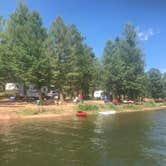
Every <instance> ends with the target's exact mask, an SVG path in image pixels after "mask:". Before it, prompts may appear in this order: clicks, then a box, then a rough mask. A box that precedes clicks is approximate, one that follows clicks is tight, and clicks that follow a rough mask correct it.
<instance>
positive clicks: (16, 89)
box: [5, 83, 48, 98]
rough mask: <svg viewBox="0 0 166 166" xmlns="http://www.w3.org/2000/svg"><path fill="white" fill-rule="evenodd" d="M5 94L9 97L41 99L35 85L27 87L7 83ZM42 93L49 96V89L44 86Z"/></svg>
mask: <svg viewBox="0 0 166 166" xmlns="http://www.w3.org/2000/svg"><path fill="white" fill-rule="evenodd" d="M5 92H6V94H7V95H12V96H17V97H28V98H37V97H39V92H38V90H37V88H36V86H35V85H33V84H30V85H28V86H26V90H25V87H24V86H23V85H22V84H18V83H7V84H6V85H5ZM41 93H43V94H45V95H47V93H48V88H47V86H43V87H42V88H41Z"/></svg>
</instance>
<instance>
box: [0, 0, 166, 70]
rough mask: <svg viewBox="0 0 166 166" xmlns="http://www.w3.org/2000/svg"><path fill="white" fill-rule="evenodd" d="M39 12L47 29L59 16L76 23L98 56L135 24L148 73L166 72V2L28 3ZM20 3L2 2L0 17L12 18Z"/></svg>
mask: <svg viewBox="0 0 166 166" xmlns="http://www.w3.org/2000/svg"><path fill="white" fill-rule="evenodd" d="M24 1H25V2H26V3H27V4H28V6H29V8H30V9H31V10H37V11H38V12H39V13H40V14H41V16H42V19H43V23H44V25H45V26H46V27H49V25H50V24H51V21H52V20H53V19H55V18H56V17H57V16H58V15H61V16H62V17H63V18H64V20H65V22H66V23H67V24H72V23H73V24H75V25H76V26H77V27H78V29H79V31H81V33H82V34H83V35H84V36H86V43H88V45H90V46H91V47H92V48H93V50H94V52H95V54H96V55H97V56H101V55H102V52H103V48H104V45H105V42H106V41H107V40H108V39H114V38H115V37H116V36H117V35H121V34H122V29H123V26H124V24H125V23H126V22H132V23H133V24H134V25H135V27H136V29H137V33H138V40H139V42H140V47H141V48H142V49H143V50H144V54H145V57H146V70H148V69H149V68H152V67H155V68H159V69H160V70H161V71H166V0H24ZM16 5H17V0H0V16H3V17H4V18H8V17H9V14H10V13H11V12H13V11H14V9H15V7H16Z"/></svg>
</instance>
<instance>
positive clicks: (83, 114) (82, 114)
mask: <svg viewBox="0 0 166 166" xmlns="http://www.w3.org/2000/svg"><path fill="white" fill-rule="evenodd" d="M76 116H82V117H86V116H87V113H86V112H82V111H77V112H76Z"/></svg>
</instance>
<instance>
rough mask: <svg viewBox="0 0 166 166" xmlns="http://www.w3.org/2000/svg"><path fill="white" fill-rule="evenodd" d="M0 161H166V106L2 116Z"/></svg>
mask: <svg viewBox="0 0 166 166" xmlns="http://www.w3.org/2000/svg"><path fill="white" fill-rule="evenodd" d="M0 166H166V111H154V112H153V111H152V112H137V113H122V114H117V115H109V116H105V115H97V116H96V115H95V116H94V115H92V116H88V117H87V118H86V119H85V118H76V117H65V118H64V120H62V119H59V118H55V119H46V120H26V121H25V120H24V121H21V120H20V121H18V122H15V121H13V122H11V121H10V122H7V121H4V122H0Z"/></svg>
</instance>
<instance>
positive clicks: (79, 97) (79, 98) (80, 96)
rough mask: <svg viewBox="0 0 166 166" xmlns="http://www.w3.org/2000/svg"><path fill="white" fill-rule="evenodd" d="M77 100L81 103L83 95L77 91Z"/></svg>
mask: <svg viewBox="0 0 166 166" xmlns="http://www.w3.org/2000/svg"><path fill="white" fill-rule="evenodd" d="M78 101H79V102H80V103H83V95H82V93H79V95H78Z"/></svg>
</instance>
